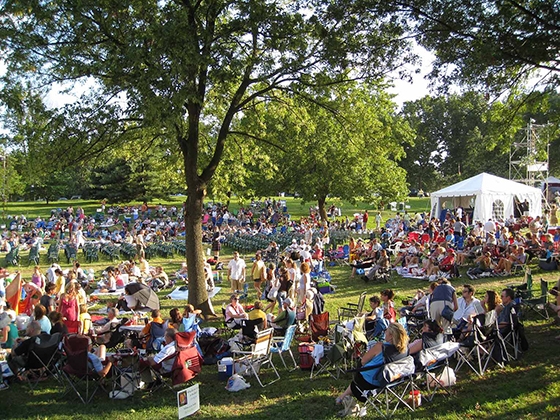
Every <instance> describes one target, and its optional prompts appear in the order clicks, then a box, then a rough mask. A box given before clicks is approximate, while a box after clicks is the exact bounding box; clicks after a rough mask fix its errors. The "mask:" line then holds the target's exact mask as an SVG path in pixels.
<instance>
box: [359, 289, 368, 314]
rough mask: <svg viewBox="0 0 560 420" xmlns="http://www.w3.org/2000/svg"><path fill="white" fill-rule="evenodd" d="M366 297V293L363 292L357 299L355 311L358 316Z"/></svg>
mask: <svg viewBox="0 0 560 420" xmlns="http://www.w3.org/2000/svg"><path fill="white" fill-rule="evenodd" d="M366 295H367V292H363V293H362V294H361V295H360V298H359V299H358V310H357V312H358V314H359V313H360V312H362V310H363V309H364V304H365V301H366Z"/></svg>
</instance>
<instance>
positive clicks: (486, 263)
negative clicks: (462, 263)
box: [467, 251, 494, 276]
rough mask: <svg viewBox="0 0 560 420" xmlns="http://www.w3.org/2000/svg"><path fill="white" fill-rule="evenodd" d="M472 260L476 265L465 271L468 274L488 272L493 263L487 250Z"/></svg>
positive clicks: (474, 274)
mask: <svg viewBox="0 0 560 420" xmlns="http://www.w3.org/2000/svg"><path fill="white" fill-rule="evenodd" d="M474 262H475V263H476V264H477V266H476V267H474V268H471V269H470V270H469V271H468V272H467V274H468V275H469V276H478V275H480V274H482V273H485V272H490V271H492V269H493V268H494V263H493V262H492V257H491V254H490V252H489V251H486V252H484V253H483V254H482V255H481V256H480V257H478V258H477V259H476V260H474Z"/></svg>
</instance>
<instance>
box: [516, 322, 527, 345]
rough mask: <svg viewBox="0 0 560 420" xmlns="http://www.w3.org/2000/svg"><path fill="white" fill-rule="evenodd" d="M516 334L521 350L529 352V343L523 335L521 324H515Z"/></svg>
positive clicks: (523, 327)
mask: <svg viewBox="0 0 560 420" xmlns="http://www.w3.org/2000/svg"><path fill="white" fill-rule="evenodd" d="M517 334H518V335H519V347H520V348H521V350H522V351H527V350H529V342H528V341H527V336H526V335H525V326H524V325H523V324H522V323H521V322H518V323H517Z"/></svg>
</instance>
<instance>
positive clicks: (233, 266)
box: [228, 251, 247, 293]
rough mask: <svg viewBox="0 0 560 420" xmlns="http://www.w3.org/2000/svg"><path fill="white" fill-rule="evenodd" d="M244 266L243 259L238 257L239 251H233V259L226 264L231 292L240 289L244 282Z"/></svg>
mask: <svg viewBox="0 0 560 420" xmlns="http://www.w3.org/2000/svg"><path fill="white" fill-rule="evenodd" d="M246 267H247V266H246V265H245V261H244V260H243V259H242V258H239V252H237V251H235V252H234V253H233V259H232V260H231V261H230V262H229V264H228V279H229V281H230V283H231V292H232V293H234V292H235V291H236V290H241V288H242V286H243V283H244V282H245V271H246Z"/></svg>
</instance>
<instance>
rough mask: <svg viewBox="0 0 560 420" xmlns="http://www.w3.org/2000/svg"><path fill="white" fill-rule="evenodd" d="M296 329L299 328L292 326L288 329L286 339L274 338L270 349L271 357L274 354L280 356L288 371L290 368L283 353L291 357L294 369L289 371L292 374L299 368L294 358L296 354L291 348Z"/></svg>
mask: <svg viewBox="0 0 560 420" xmlns="http://www.w3.org/2000/svg"><path fill="white" fill-rule="evenodd" d="M296 327H297V326H296V325H292V326H290V327H288V329H287V330H286V333H285V335H284V337H273V339H272V346H271V347H270V353H271V355H270V357H272V355H273V354H278V355H280V359H282V364H283V365H284V367H285V368H286V369H288V366H287V365H286V361H285V360H284V356H282V353H285V352H286V353H288V354H289V355H290V356H291V358H292V362H294V368H293V369H288V370H289V371H290V372H291V371H293V370H296V369H297V368H298V364H297V362H296V359H295V358H294V354H293V353H292V349H291V347H290V346H291V345H292V341H293V340H294V336H295V333H296Z"/></svg>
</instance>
